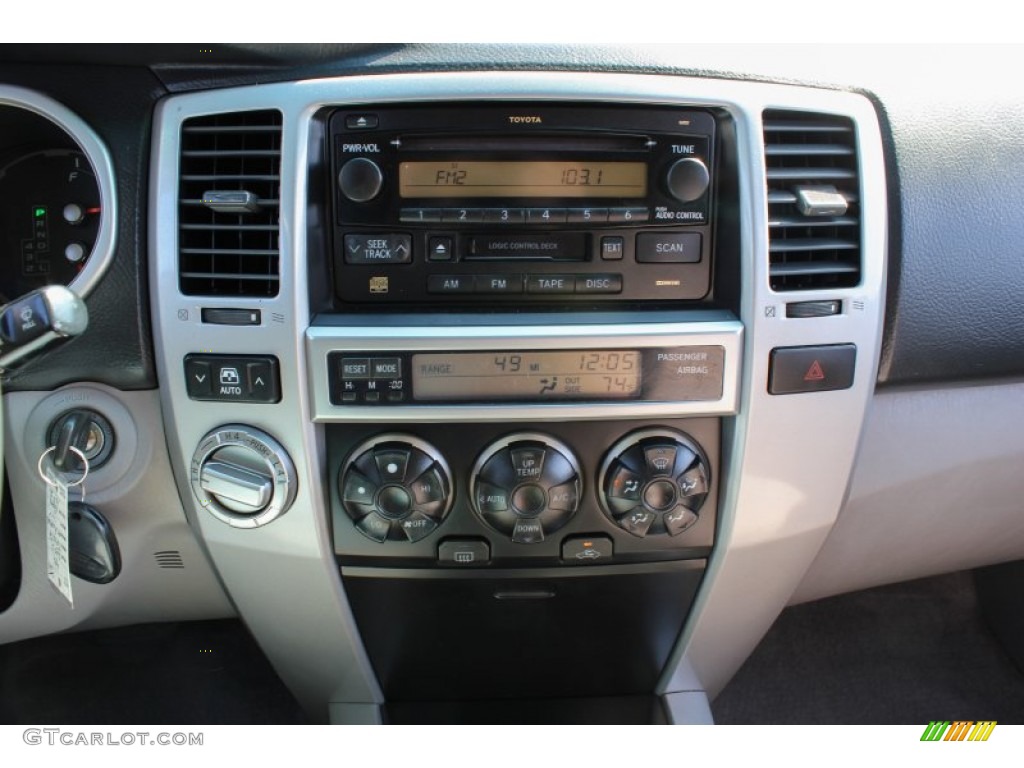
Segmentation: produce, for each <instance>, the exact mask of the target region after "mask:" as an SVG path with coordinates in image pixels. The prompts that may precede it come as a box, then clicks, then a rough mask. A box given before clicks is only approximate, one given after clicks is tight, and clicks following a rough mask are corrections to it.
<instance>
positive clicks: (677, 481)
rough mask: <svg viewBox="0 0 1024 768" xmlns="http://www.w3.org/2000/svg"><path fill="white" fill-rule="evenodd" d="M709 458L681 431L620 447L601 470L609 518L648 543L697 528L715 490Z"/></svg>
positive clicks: (659, 432) (649, 434)
mask: <svg viewBox="0 0 1024 768" xmlns="http://www.w3.org/2000/svg"><path fill="white" fill-rule="evenodd" d="M710 478H711V475H710V469H709V466H708V461H707V457H705V456H704V452H703V451H702V450H701V448H700V446H699V445H697V443H696V442H694V441H693V440H691V439H690V438H689V437H687V436H686V435H684V434H683V433H681V432H675V431H673V430H667V429H648V430H642V431H640V432H636V433H634V434H632V435H628V436H627V437H625V438H623V439H622V440H620V441H619V442H618V443H616V444H615V445H614V446H613V447H612V449H611V451H609V452H608V456H607V457H606V458H605V460H604V463H603V464H602V467H601V476H600V499H601V505H602V507H603V508H604V511H605V514H607V515H608V517H610V518H611V519H612V521H613V522H614V523H615V524H616V525H618V526H619V527H620V528H622V529H623V530H625V531H628V532H629V533H631V534H633V535H634V536H638V537H640V538H643V537H645V536H648V535H653V534H666V533H667V534H668V535H670V536H677V535H679V534H680V533H682V532H683V531H685V530H687V529H689V528H692V527H693V525H694V524H695V523H696V522H697V521H698V519H699V518H700V508H701V507H702V506H703V504H704V500H705V499H706V498H707V495H708V490H709V488H710Z"/></svg>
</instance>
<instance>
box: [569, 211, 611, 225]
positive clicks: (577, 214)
mask: <svg viewBox="0 0 1024 768" xmlns="http://www.w3.org/2000/svg"><path fill="white" fill-rule="evenodd" d="M566 219H567V221H568V222H569V223H570V224H594V223H602V224H603V223H604V222H606V221H608V209H607V208H570V209H569V210H568V211H567V216H566Z"/></svg>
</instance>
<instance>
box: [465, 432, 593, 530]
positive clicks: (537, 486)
mask: <svg viewBox="0 0 1024 768" xmlns="http://www.w3.org/2000/svg"><path fill="white" fill-rule="evenodd" d="M470 499H471V501H472V504H473V509H474V511H476V513H477V515H478V516H479V517H480V519H481V520H483V521H484V523H486V524H487V525H488V526H489V527H491V528H493V529H494V530H496V531H498V532H499V533H503V534H505V535H506V536H508V537H509V538H510V539H512V541H514V542H516V543H517V544H536V543H538V542H541V541H543V540H544V537H545V536H547V535H549V534H551V533H553V532H554V531H557V530H558V529H559V528H561V527H562V526H564V525H565V524H566V523H568V522H569V520H570V519H571V518H572V516H573V515H574V514H576V510H577V509H578V508H579V503H580V470H579V465H578V464H577V462H576V458H575V457H574V456H573V454H572V451H570V450H569V448H567V447H566V446H565V445H563V444H562V443H560V442H558V441H557V440H555V439H554V438H551V437H548V436H546V435H538V434H534V433H520V434H516V435H511V436H509V437H507V438H505V439H503V440H500V441H498V442H497V443H494V444H492V445H491V446H490V447H488V448H487V450H485V451H484V452H483V453H482V454H481V455H480V458H479V459H477V462H476V466H475V467H474V469H473V475H472V479H471V480H470Z"/></svg>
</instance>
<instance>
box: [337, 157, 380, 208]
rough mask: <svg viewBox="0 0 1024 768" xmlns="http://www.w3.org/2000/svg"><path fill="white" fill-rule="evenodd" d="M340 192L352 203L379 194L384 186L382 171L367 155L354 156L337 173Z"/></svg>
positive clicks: (363, 200) (362, 201)
mask: <svg viewBox="0 0 1024 768" xmlns="http://www.w3.org/2000/svg"><path fill="white" fill-rule="evenodd" d="M338 186H339V187H341V194H343V195H344V196H345V197H347V198H348V199H349V200H351V201H352V202H353V203H365V202H368V201H370V200H373V198H375V197H376V196H377V195H378V194H380V190H381V187H383V186H384V172H383V171H381V169H380V166H379V165H377V163H375V162H374V161H373V160H371V159H370V158H368V157H354V158H352V159H351V160H349V161H348V162H347V163H345V164H344V165H343V166H342V167H341V171H340V172H339V173H338Z"/></svg>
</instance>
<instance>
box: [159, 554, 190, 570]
mask: <svg viewBox="0 0 1024 768" xmlns="http://www.w3.org/2000/svg"><path fill="white" fill-rule="evenodd" d="M153 558H154V559H155V560H156V564H157V566H158V567H160V568H174V569H176V568H184V567H185V561H184V560H182V558H181V552H179V551H178V550H176V549H163V550H161V551H159V552H154V553H153Z"/></svg>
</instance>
